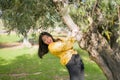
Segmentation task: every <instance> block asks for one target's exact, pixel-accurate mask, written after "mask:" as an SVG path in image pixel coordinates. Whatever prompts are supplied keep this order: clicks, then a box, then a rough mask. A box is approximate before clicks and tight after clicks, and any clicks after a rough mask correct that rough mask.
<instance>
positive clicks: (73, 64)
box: [66, 54, 84, 80]
mask: <svg viewBox="0 0 120 80" xmlns="http://www.w3.org/2000/svg"><path fill="white" fill-rule="evenodd" d="M66 67H67V69H68V72H69V75H70V80H84V64H83V62H82V60H81V58H80V56H79V54H74V55H72V58H71V60H70V61H69V62H68V63H67V65H66Z"/></svg>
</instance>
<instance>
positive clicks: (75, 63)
mask: <svg viewBox="0 0 120 80" xmlns="http://www.w3.org/2000/svg"><path fill="white" fill-rule="evenodd" d="M74 41H75V39H74V38H73V37H69V38H67V39H66V40H63V39H57V40H55V39H54V38H53V37H52V35H51V34H49V33H47V32H42V33H41V34H40V36H39V49H38V55H39V57H40V58H42V57H43V56H44V55H45V54H47V53H48V51H50V53H51V54H53V55H55V56H57V57H59V58H60V62H61V64H62V65H65V66H66V68H67V69H68V72H69V75H70V80H84V65H83V62H82V60H81V58H80V56H79V54H78V53H77V51H75V50H74V49H73V44H74Z"/></svg>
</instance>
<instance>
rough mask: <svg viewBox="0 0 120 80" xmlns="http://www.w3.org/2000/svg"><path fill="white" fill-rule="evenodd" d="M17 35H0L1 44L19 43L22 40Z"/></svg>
mask: <svg viewBox="0 0 120 80" xmlns="http://www.w3.org/2000/svg"><path fill="white" fill-rule="evenodd" d="M21 38H22V37H20V36H19V35H17V34H7V33H6V34H0V43H11V42H17V41H19V40H20V39H21Z"/></svg>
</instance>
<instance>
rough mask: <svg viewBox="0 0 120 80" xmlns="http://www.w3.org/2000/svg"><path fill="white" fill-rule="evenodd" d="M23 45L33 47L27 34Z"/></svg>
mask: <svg viewBox="0 0 120 80" xmlns="http://www.w3.org/2000/svg"><path fill="white" fill-rule="evenodd" d="M23 46H24V47H28V48H30V47H32V45H31V43H30V42H29V40H28V37H27V34H26V35H24V39H23Z"/></svg>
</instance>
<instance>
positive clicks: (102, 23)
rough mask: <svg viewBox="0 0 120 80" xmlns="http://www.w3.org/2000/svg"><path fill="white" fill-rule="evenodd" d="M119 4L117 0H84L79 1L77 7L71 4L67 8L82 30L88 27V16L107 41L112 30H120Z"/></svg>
mask: <svg viewBox="0 0 120 80" xmlns="http://www.w3.org/2000/svg"><path fill="white" fill-rule="evenodd" d="M119 6H120V1H119V0H85V1H84V2H79V5H78V6H77V7H76V6H75V5H74V4H71V5H70V7H69V8H70V15H71V16H72V18H73V20H74V21H75V23H76V24H77V25H79V26H80V28H81V29H82V30H83V31H84V32H86V31H87V30H88V28H89V27H90V25H89V21H88V17H89V16H90V17H92V19H93V22H94V24H95V26H96V28H98V30H99V32H100V33H101V34H102V35H103V36H104V37H105V38H106V39H107V40H108V41H109V40H110V38H111V36H112V35H113V34H114V32H118V31H119V30H120V27H119V24H120V23H119V17H118V7H119ZM111 15H112V16H111ZM118 34H119V33H118ZM119 35H120V34H119Z"/></svg>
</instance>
